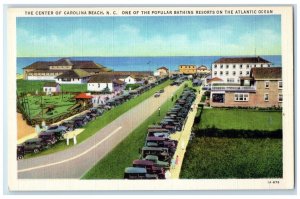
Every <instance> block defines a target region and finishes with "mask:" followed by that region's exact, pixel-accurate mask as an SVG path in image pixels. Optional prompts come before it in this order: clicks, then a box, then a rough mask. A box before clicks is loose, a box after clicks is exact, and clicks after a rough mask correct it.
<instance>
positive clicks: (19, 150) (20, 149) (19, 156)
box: [17, 145, 25, 160]
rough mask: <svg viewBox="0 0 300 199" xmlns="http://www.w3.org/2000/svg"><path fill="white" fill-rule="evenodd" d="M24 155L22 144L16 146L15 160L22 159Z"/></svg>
mask: <svg viewBox="0 0 300 199" xmlns="http://www.w3.org/2000/svg"><path fill="white" fill-rule="evenodd" d="M24 156H25V150H24V146H23V145H18V146H17V160H20V159H23V158H24Z"/></svg>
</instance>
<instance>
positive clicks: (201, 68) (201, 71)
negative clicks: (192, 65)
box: [196, 65, 211, 75]
mask: <svg viewBox="0 0 300 199" xmlns="http://www.w3.org/2000/svg"><path fill="white" fill-rule="evenodd" d="M196 72H197V74H200V75H208V74H210V73H211V71H210V69H208V68H207V67H206V66H204V65H201V66H199V67H198V68H197V71H196Z"/></svg>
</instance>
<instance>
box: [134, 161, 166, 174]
mask: <svg viewBox="0 0 300 199" xmlns="http://www.w3.org/2000/svg"><path fill="white" fill-rule="evenodd" d="M132 166H133V167H140V168H145V169H146V170H147V173H149V174H156V175H157V176H158V178H159V179H166V177H165V170H164V169H163V168H160V167H156V166H154V163H153V162H152V161H149V160H134V161H133V162H132Z"/></svg>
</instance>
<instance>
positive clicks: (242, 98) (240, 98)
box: [234, 93, 249, 102]
mask: <svg viewBox="0 0 300 199" xmlns="http://www.w3.org/2000/svg"><path fill="white" fill-rule="evenodd" d="M234 101H236V102H248V101H249V93H235V94H234Z"/></svg>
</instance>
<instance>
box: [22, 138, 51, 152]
mask: <svg viewBox="0 0 300 199" xmlns="http://www.w3.org/2000/svg"><path fill="white" fill-rule="evenodd" d="M22 146H23V147H24V152H25V153H32V152H33V153H38V152H40V151H42V150H44V149H47V148H48V147H49V146H48V143H45V142H43V140H42V139H41V138H32V139H29V140H26V141H25V142H24V143H23V144H22Z"/></svg>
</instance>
